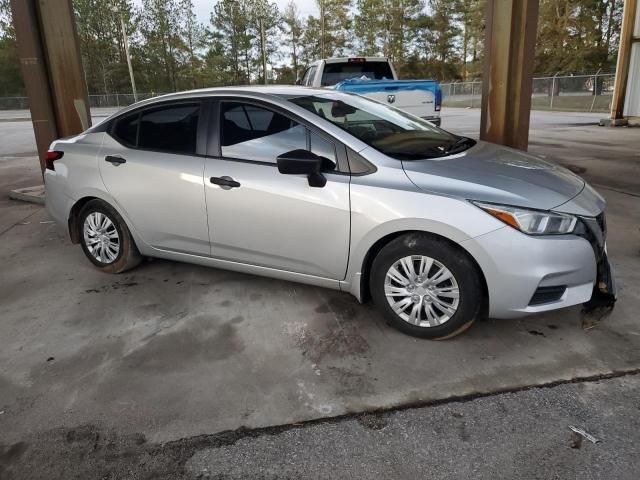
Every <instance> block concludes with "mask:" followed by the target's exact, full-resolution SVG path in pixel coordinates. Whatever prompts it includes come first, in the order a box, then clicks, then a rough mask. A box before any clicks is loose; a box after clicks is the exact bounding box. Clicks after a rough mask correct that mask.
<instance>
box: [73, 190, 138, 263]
mask: <svg viewBox="0 0 640 480" xmlns="http://www.w3.org/2000/svg"><path fill="white" fill-rule="evenodd" d="M101 193H102V192H85V194H84V195H82V196H80V198H78V199H77V200H75V201H74V202H73V204H72V205H71V208H70V209H69V218H68V220H67V224H68V229H69V237H70V239H71V242H72V243H75V244H77V243H80V225H79V223H78V221H79V215H80V212H81V211H82V208H83V207H84V206H85V205H86V204H87V203H89V202H91V201H93V200H99V201H101V202H104V203H106V204H107V205H109V206H110V207H111V208H113V209H114V210H115V211H116V212H118V215H120V217H121V218H122V220H123V221H124V223H125V225H126V226H127V228H128V229H129V232H130V234H131V238H132V239H133V242H134V243H135V245H136V247H137V248H138V250H139V251H140V252H141V253H142V252H143V249H144V250H145V251H146V250H147V246H146V243H145V242H144V241H143V240H142V238H140V236H139V235H138V232H137V231H136V229H135V228H133V225H132V224H131V222H130V221H129V218H128V217H127V215H126V213H125V212H123V211H122V209H121V208H120V206H119V205H118V204H117V203H116V202H115V201H113V200H111V199H110V198H106V197H105V196H104V195H102V194H101Z"/></svg>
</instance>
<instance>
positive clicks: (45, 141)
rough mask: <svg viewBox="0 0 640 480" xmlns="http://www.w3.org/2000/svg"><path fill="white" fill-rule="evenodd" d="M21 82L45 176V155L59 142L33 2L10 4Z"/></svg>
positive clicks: (15, 1)
mask: <svg viewBox="0 0 640 480" xmlns="http://www.w3.org/2000/svg"><path fill="white" fill-rule="evenodd" d="M11 11H12V13H13V25H14V27H15V30H16V38H17V43H18V48H17V49H18V57H19V58H20V69H21V71H22V78H23V80H24V85H25V88H26V90H27V96H28V97H29V110H30V111H31V122H32V123H33V133H34V134H35V137H36V146H37V149H38V157H39V158H40V169H41V171H42V172H43V173H44V169H45V154H46V152H47V150H48V149H49V145H50V144H51V142H53V141H54V140H55V139H56V138H58V130H57V126H56V118H55V114H54V110H53V108H54V107H53V99H52V96H51V90H50V88H49V82H48V79H47V75H48V74H47V67H46V62H45V59H44V53H43V51H42V44H41V38H40V30H39V27H38V15H37V8H36V2H35V1H34V0H11Z"/></svg>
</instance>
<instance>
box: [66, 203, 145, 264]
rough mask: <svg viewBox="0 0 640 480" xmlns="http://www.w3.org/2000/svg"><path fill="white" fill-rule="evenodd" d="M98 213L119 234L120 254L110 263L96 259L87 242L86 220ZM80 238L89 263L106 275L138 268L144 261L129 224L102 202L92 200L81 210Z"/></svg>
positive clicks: (79, 219)
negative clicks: (107, 220)
mask: <svg viewBox="0 0 640 480" xmlns="http://www.w3.org/2000/svg"><path fill="white" fill-rule="evenodd" d="M96 212H98V213H101V214H103V215H104V216H106V217H107V218H108V219H109V220H110V221H111V222H112V223H113V225H114V227H115V229H116V231H117V232H118V243H119V250H118V254H117V256H116V257H115V259H113V260H112V261H109V262H103V261H100V260H98V259H96V258H95V257H94V256H93V254H92V253H91V251H90V250H89V247H88V246H87V243H86V240H85V236H84V223H85V220H86V218H87V217H88V216H89V215H91V214H92V213H96ZM78 238H79V239H80V245H82V251H83V252H84V254H85V255H86V256H87V258H88V259H89V261H90V262H91V263H93V264H94V265H95V266H96V268H98V269H99V270H101V271H103V272H105V273H122V272H125V271H127V270H130V269H132V268H134V267H136V266H137V265H138V264H139V263H140V262H141V261H142V256H141V255H140V252H139V251H138V248H137V247H136V244H135V242H134V241H133V238H132V237H131V233H130V232H129V228H127V224H126V223H125V222H124V220H123V219H122V217H121V216H120V214H118V212H116V210H115V209H114V208H113V207H112V206H111V205H109V204H108V203H106V202H103V201H102V200H91V201H90V202H88V203H87V204H86V205H84V206H83V207H82V209H81V210H80V214H79V215H78Z"/></svg>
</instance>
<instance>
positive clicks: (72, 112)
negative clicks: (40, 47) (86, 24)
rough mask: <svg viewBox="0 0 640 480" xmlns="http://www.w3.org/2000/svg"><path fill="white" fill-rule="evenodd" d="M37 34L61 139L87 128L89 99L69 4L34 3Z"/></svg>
mask: <svg viewBox="0 0 640 480" xmlns="http://www.w3.org/2000/svg"><path fill="white" fill-rule="evenodd" d="M38 17H39V20H40V31H41V34H42V39H43V43H44V52H45V55H46V58H47V66H48V72H49V84H50V85H51V91H52V94H53V104H54V112H55V115H56V121H57V125H58V134H59V135H60V136H61V137H66V136H69V135H75V134H77V133H80V132H82V131H83V130H86V129H87V128H89V127H90V126H91V115H90V113H89V97H88V94H87V85H86V82H85V79H84V70H83V68H82V60H81V57H80V43H79V42H78V34H77V32H76V23H75V18H74V14H73V7H72V5H71V0H38Z"/></svg>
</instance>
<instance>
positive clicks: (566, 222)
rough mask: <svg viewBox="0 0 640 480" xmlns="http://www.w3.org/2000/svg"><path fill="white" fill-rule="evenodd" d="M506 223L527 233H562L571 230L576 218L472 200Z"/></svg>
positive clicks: (563, 214)
mask: <svg viewBox="0 0 640 480" xmlns="http://www.w3.org/2000/svg"><path fill="white" fill-rule="evenodd" d="M473 204H474V205H476V206H477V207H480V208H481V209H482V210H484V211H485V212H487V213H488V214H490V215H493V216H494V217H496V218H497V219H498V220H501V221H503V222H504V223H506V224H507V225H509V226H511V227H513V228H515V229H517V230H520V231H521V232H523V233H526V234H528V235H562V234H566V233H571V232H573V230H574V228H575V226H576V222H577V221H578V219H577V218H576V217H574V216H573V215H567V214H565V213H556V212H544V211H540V210H529V209H526V208H521V207H510V206H508V205H493V204H490V203H480V202H473Z"/></svg>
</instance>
